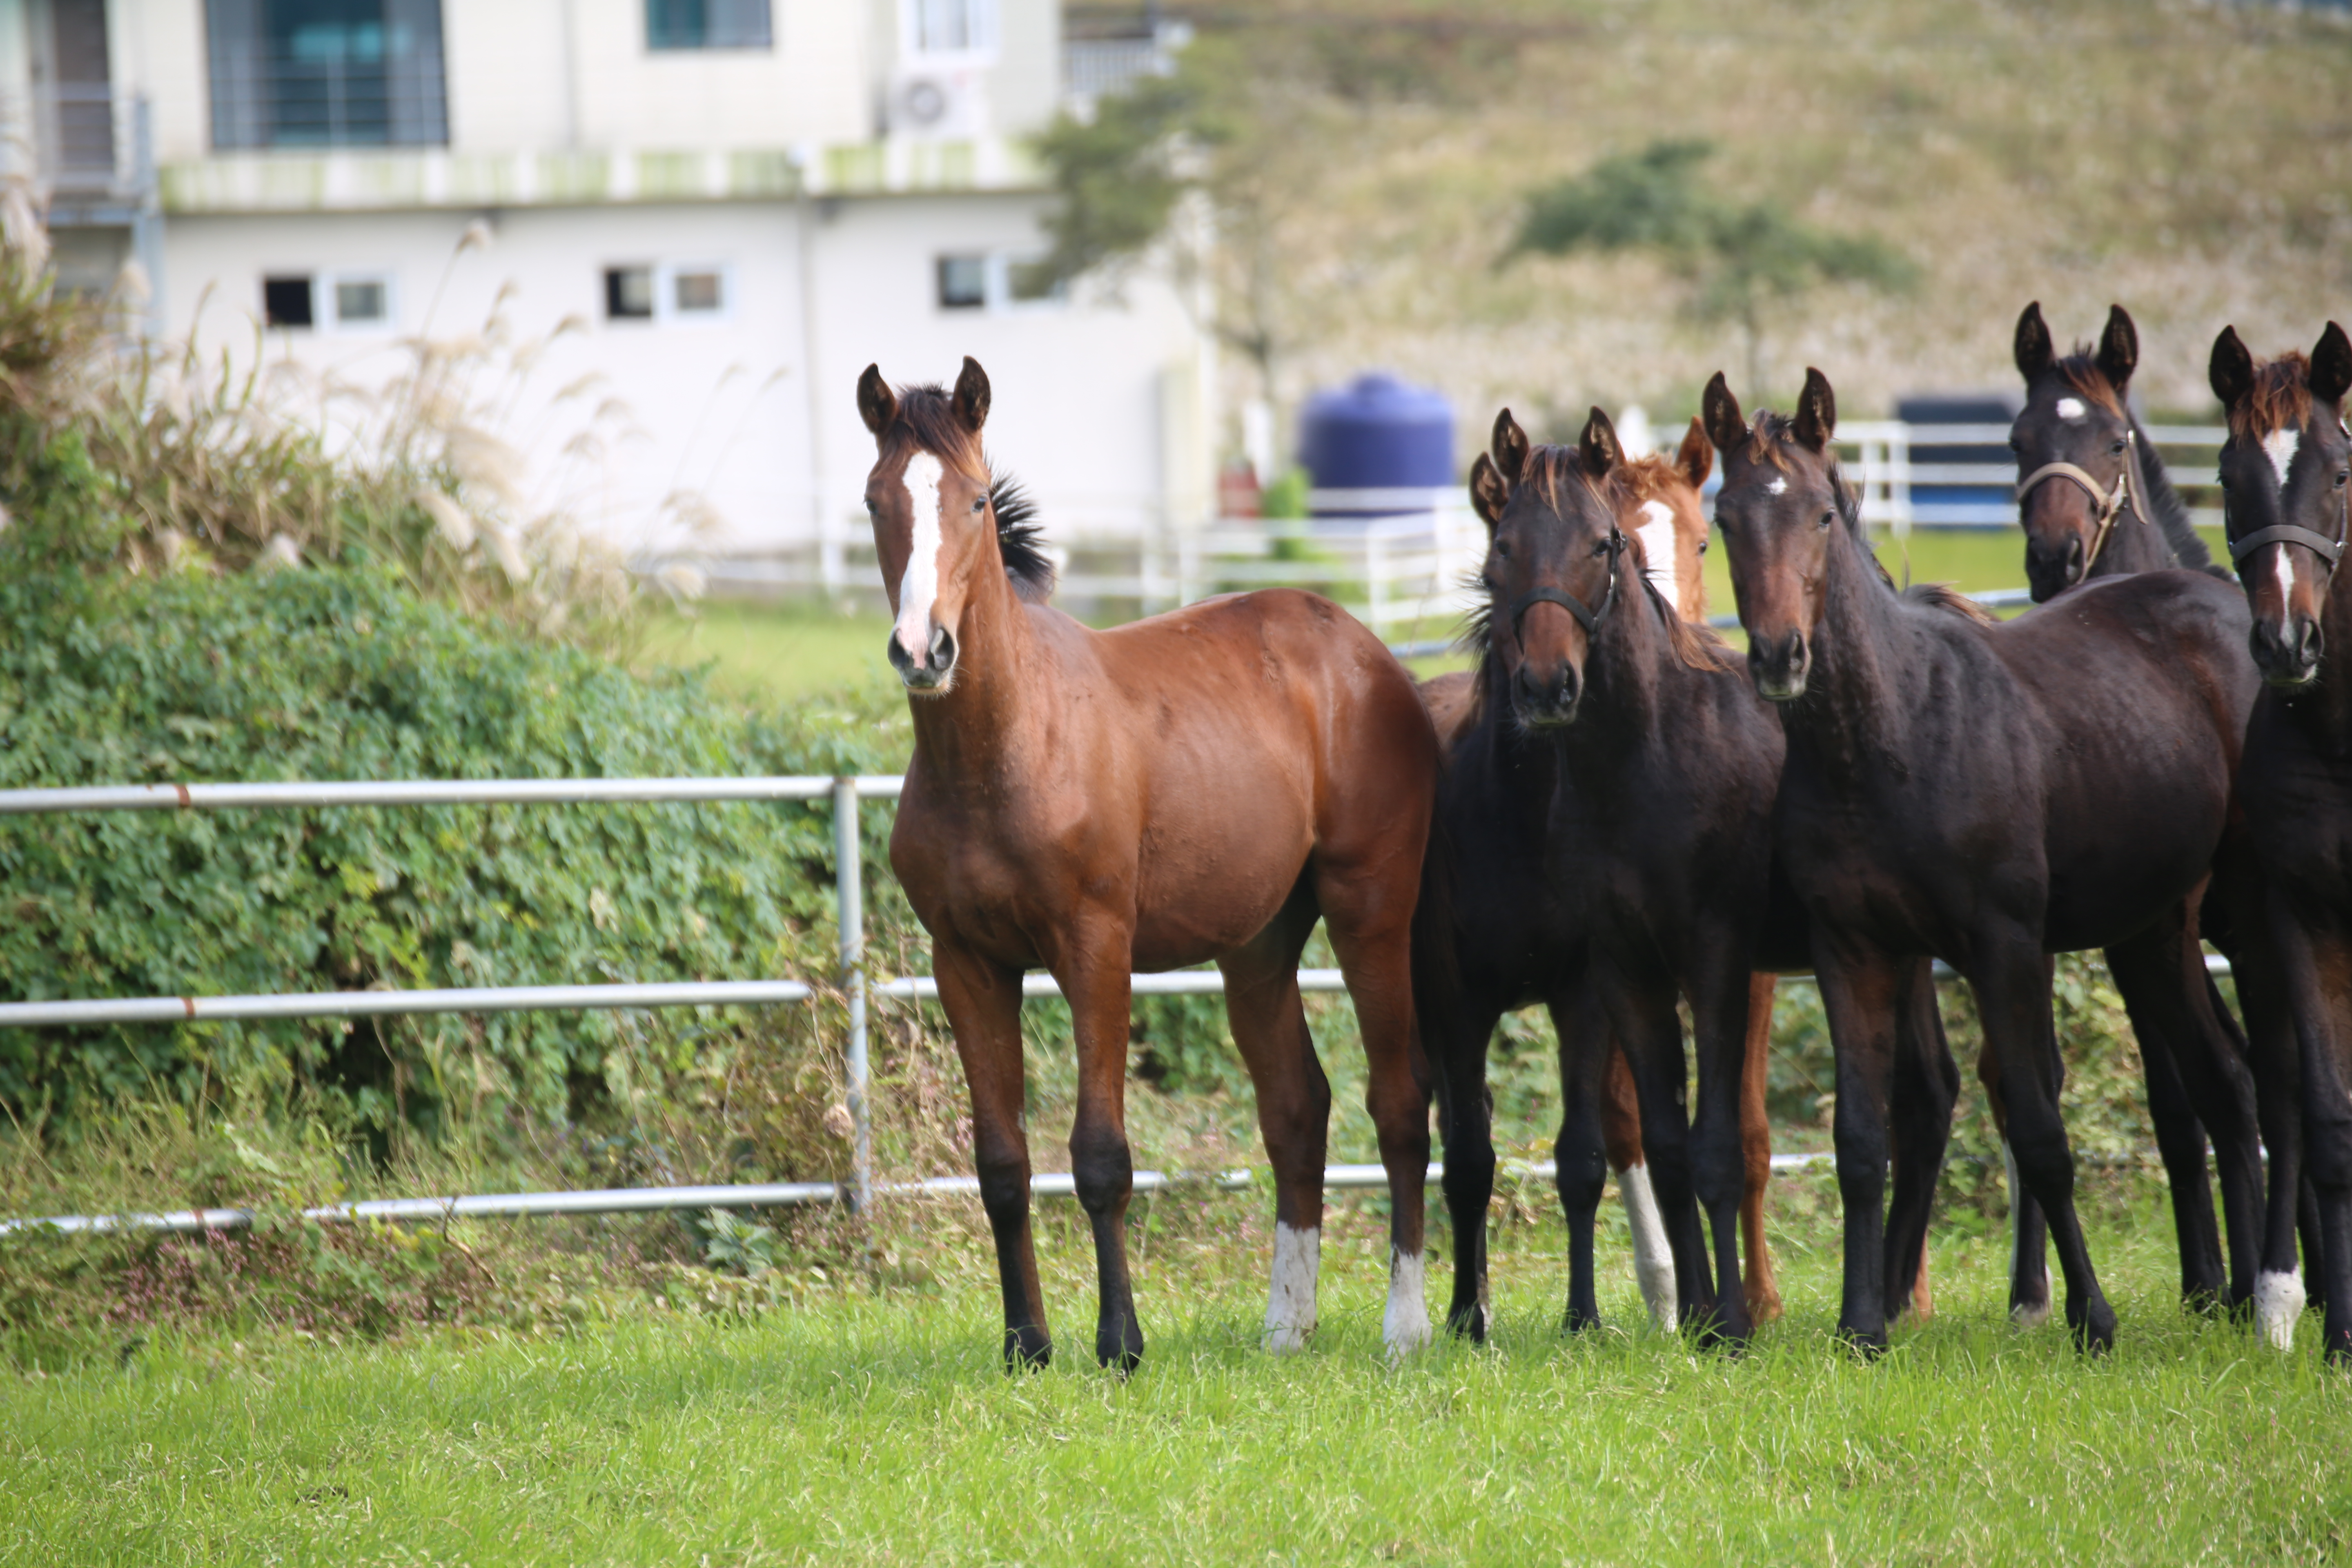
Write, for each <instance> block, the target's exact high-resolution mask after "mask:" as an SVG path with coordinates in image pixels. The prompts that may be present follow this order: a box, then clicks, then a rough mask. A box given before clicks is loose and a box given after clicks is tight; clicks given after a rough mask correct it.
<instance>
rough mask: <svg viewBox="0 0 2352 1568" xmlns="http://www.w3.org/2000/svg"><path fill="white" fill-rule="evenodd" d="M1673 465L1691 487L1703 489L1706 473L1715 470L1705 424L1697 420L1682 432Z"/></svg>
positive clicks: (1713, 453) (1713, 449) (1712, 449)
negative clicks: (1680, 444)
mask: <svg viewBox="0 0 2352 1568" xmlns="http://www.w3.org/2000/svg"><path fill="white" fill-rule="evenodd" d="M1675 468H1679V469H1681V470H1682V476H1683V478H1685V479H1688V480H1689V481H1690V482H1691V489H1705V488H1706V477H1707V475H1709V474H1711V473H1713V472H1715V447H1714V446H1713V444H1711V443H1710V442H1709V441H1708V440H1707V438H1706V426H1704V425H1702V424H1700V423H1699V422H1698V421H1697V420H1696V419H1694V420H1692V421H1691V427H1690V428H1689V429H1688V430H1686V431H1685V432H1684V434H1683V445H1682V450H1680V451H1678V452H1676V453H1675Z"/></svg>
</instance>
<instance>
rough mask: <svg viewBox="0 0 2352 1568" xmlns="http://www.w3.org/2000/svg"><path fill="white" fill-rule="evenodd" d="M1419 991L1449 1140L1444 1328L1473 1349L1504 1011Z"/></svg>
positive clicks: (1482, 1001) (1482, 1289) (1454, 993)
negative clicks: (1493, 1077) (1491, 1047)
mask: <svg viewBox="0 0 2352 1568" xmlns="http://www.w3.org/2000/svg"><path fill="white" fill-rule="evenodd" d="M1415 1005H1417V1006H1418V1008H1419V1009H1420V1017H1421V1037H1422V1040H1423V1043H1424V1044H1425V1045H1426V1046H1427V1047H1428V1051H1429V1057H1430V1067H1431V1069H1432V1071H1433V1073H1434V1074H1435V1075H1436V1080H1437V1116H1438V1126H1439V1128H1440V1130H1441V1131H1443V1132H1444V1137H1445V1184H1444V1185H1445V1209H1446V1214H1447V1215H1448V1217H1449V1218H1450V1219H1451V1220H1452V1222H1453V1228H1454V1300H1453V1302H1452V1304H1451V1305H1450V1306H1448V1307H1447V1308H1446V1311H1445V1326H1446V1328H1447V1329H1449V1330H1450V1331H1453V1332H1454V1333H1457V1334H1466V1335H1467V1336H1469V1338H1470V1340H1471V1342H1473V1343H1475V1344H1484V1343H1485V1342H1486V1320H1487V1310H1486V1211H1487V1206H1488V1205H1489V1204H1490V1203H1492V1201H1493V1199H1494V1195H1495V1133H1494V1097H1493V1096H1492V1095H1491V1094H1489V1093H1488V1091H1487V1089H1486V1049H1487V1045H1488V1042H1490V1041H1491V1040H1492V1039H1493V1038H1494V1035H1495V1025H1496V1023H1497V1022H1498V1021H1499V1020H1500V1019H1501V1017H1502V1013H1501V1010H1500V1009H1499V1008H1497V1007H1496V1006H1495V1005H1494V1004H1493V1003H1492V1002H1491V1001H1489V1000H1487V999H1486V998H1484V997H1478V998H1472V997H1470V996H1467V995H1465V994H1462V992H1461V990H1460V989H1459V987H1448V988H1446V989H1445V991H1444V994H1433V988H1431V987H1423V989H1422V990H1421V991H1419V992H1417V993H1415Z"/></svg>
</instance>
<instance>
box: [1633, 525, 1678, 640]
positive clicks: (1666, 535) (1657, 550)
mask: <svg viewBox="0 0 2352 1568" xmlns="http://www.w3.org/2000/svg"><path fill="white" fill-rule="evenodd" d="M1642 515H1643V517H1644V518H1646V519H1647V520H1648V521H1645V522H1643V524H1642V526H1641V527H1639V528H1637V529H1635V530H1634V531H1633V533H1634V536H1635V537H1636V538H1638V539H1639V540H1641V542H1642V556H1643V560H1645V561H1647V562H1648V563H1649V569H1648V571H1647V573H1646V574H1645V575H1647V576H1648V578H1649V579H1650V586H1651V587H1653V588H1655V589H1656V590H1657V591H1658V593H1659V595H1661V596H1662V597H1664V600H1665V601H1666V603H1667V604H1669V605H1673V606H1674V607H1675V610H1676V612H1678V613H1679V612H1680V610H1681V609H1682V600H1681V599H1680V598H1678V597H1677V596H1676V593H1677V589H1678V587H1679V584H1680V578H1681V567H1682V563H1681V561H1680V560H1679V559H1678V558H1677V554H1676V552H1675V510H1674V508H1672V507H1670V506H1668V505H1667V504H1666V503H1665V502H1664V501H1662V500H1645V501H1643V503H1642Z"/></svg>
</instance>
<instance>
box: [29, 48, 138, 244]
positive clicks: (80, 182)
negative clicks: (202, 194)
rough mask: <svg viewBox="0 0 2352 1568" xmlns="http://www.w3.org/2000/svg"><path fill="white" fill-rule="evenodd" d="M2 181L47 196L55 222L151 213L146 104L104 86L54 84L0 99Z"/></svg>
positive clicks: (67, 83) (97, 84) (133, 95)
mask: <svg viewBox="0 0 2352 1568" xmlns="http://www.w3.org/2000/svg"><path fill="white" fill-rule="evenodd" d="M0 173H5V174H8V175H11V176H14V177H16V178H22V179H30V180H32V181H34V182H36V183H37V184H39V185H40V186H41V187H42V188H43V189H44V190H46V191H47V193H48V195H49V201H50V207H51V214H52V218H53V220H55V219H56V218H58V217H59V216H67V215H73V214H79V213H83V212H86V211H87V210H88V209H101V210H106V211H111V210H113V209H120V211H121V213H123V214H130V213H134V212H136V211H138V210H140V209H142V208H145V207H148V206H150V205H152V202H153V200H154V195H155V154H154V136H153V132H152V127H151V124H150V121H149V116H148V106H147V100H146V98H145V97H144V96H143V95H142V94H139V93H132V92H123V91H118V90H117V89H114V88H111V87H109V86H108V85H106V84H105V83H103V82H94V83H89V84H83V83H78V82H60V83H51V84H47V85H45V86H41V87H37V88H35V89H33V90H32V91H31V92H29V93H13V94H8V95H5V96H0ZM68 221H89V219H88V218H72V217H68ZM119 221H127V218H123V219H121V220H119Z"/></svg>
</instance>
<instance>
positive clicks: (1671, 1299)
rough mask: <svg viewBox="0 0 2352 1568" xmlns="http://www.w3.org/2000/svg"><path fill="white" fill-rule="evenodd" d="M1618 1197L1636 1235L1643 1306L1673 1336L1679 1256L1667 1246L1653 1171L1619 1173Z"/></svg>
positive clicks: (1633, 1167) (1637, 1168)
mask: <svg viewBox="0 0 2352 1568" xmlns="http://www.w3.org/2000/svg"><path fill="white" fill-rule="evenodd" d="M1617 1195H1618V1197H1619V1198H1621V1199H1622V1200H1623V1201H1624V1205H1625V1224H1626V1226H1627V1228H1629V1229H1630V1230H1632V1231H1633V1279H1634V1280H1635V1281H1636V1282H1637V1283H1639V1284H1640V1286H1641V1287H1642V1304H1643V1306H1645V1307H1647V1308H1649V1309H1650V1321H1652V1322H1654V1323H1655V1324H1657V1325H1658V1327H1659V1329H1660V1330H1661V1331H1664V1332H1666V1333H1669V1334H1671V1333H1673V1332H1674V1331H1675V1252H1674V1248H1673V1247H1670V1246H1668V1245H1667V1242H1666V1220H1665V1216H1664V1215H1662V1214H1660V1213H1659V1212H1658V1194H1657V1189H1656V1188H1654V1187H1653V1186H1652V1185H1651V1184H1650V1167H1649V1166H1648V1165H1646V1164H1643V1165H1628V1166H1626V1167H1625V1168H1624V1169H1623V1170H1622V1171H1620V1172H1618V1173H1617Z"/></svg>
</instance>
